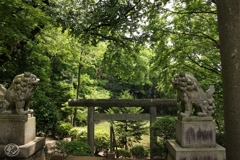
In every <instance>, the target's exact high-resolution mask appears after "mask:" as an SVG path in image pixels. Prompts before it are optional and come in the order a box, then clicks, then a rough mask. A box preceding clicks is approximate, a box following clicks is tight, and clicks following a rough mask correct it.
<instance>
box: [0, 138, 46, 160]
mask: <svg viewBox="0 0 240 160" xmlns="http://www.w3.org/2000/svg"><path fill="white" fill-rule="evenodd" d="M5 146H6V145H0V159H1V157H5V158H6V159H11V157H9V156H8V155H6V154H5V152H4V148H5ZM43 146H45V138H44V137H36V138H35V139H34V140H33V141H31V142H28V143H27V144H25V145H21V146H19V153H18V155H16V156H14V157H12V159H25V160H33V159H34V160H35V159H39V160H44V159H45V155H44V150H43Z"/></svg>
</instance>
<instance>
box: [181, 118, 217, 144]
mask: <svg viewBox="0 0 240 160" xmlns="http://www.w3.org/2000/svg"><path fill="white" fill-rule="evenodd" d="M176 140H177V142H178V144H179V145H180V146H181V147H183V148H202V147H203V148H206V147H215V146H216V124H215V122H214V121H213V118H212V117H194V116H193V117H178V120H177V122H176Z"/></svg>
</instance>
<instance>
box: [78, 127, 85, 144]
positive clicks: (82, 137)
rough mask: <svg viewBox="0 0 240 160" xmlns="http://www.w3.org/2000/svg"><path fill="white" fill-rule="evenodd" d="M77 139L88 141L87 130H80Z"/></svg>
mask: <svg viewBox="0 0 240 160" xmlns="http://www.w3.org/2000/svg"><path fill="white" fill-rule="evenodd" d="M77 141H81V142H85V143H87V131H86V130H80V132H79V133H78V134H77Z"/></svg>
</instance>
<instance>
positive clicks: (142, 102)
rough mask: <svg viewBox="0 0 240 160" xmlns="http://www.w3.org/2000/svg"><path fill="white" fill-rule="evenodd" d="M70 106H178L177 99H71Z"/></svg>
mask: <svg viewBox="0 0 240 160" xmlns="http://www.w3.org/2000/svg"><path fill="white" fill-rule="evenodd" d="M68 105H69V106H85V107H91V106H97V107H153V106H155V107H177V100H176V99H69V100H68Z"/></svg>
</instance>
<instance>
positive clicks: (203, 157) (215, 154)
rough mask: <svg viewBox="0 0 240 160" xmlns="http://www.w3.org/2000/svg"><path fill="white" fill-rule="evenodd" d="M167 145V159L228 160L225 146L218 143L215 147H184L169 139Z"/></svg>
mask: <svg viewBox="0 0 240 160" xmlns="http://www.w3.org/2000/svg"><path fill="white" fill-rule="evenodd" d="M167 147H168V152H169V155H168V158H167V160H226V154H225V148H223V147H222V146H220V145H218V144H217V145H216V147H214V148H213V147H211V148H182V147H181V146H179V145H178V143H177V142H176V141H175V140H169V141H168V143H167Z"/></svg>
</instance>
